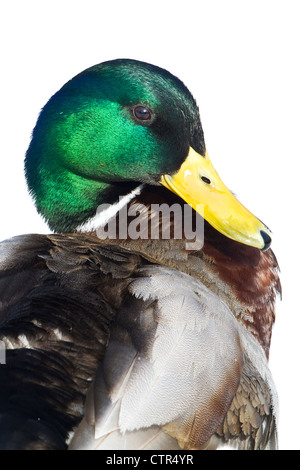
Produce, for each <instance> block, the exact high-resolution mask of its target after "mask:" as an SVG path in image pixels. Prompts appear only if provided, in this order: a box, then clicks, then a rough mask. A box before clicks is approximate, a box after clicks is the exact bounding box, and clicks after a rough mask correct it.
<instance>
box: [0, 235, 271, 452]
mask: <svg viewBox="0 0 300 470" xmlns="http://www.w3.org/2000/svg"><path fill="white" fill-rule="evenodd" d="M2 250H3V252H5V253H6V255H4V256H3V255H2V258H1V267H2V271H1V277H0V294H1V298H2V299H3V300H2V304H1V338H0V339H2V340H3V341H4V342H5V344H6V347H7V359H6V360H7V364H6V366H5V367H3V368H1V369H0V374H1V376H2V377H1V379H2V380H1V383H2V384H4V386H2V388H1V392H0V393H1V395H0V413H1V419H0V436H1V437H0V444H1V447H2V448H15V449H17V448H64V447H66V446H67V444H68V442H69V440H71V438H72V435H73V431H74V430H75V436H74V437H73V439H72V440H71V448H100V449H107V448H111V449H113V448H114V449H116V448H119V449H120V448H126V449H134V448H137V445H138V446H139V448H141V449H150V448H152V449H154V448H156V449H166V448H167V449H178V448H180V447H183V448H186V449H198V448H206V447H215V446H217V445H219V444H220V443H225V442H230V441H239V442H240V443H241V444H240V445H242V446H243V445H244V446H245V447H246V448H265V447H266V446H267V443H268V441H270V434H271V435H272V436H273V437H272V439H273V440H276V429H275V428H276V417H275V415H276V392H274V387H273V383H272V379H271V377H270V373H269V369H268V365H267V361H266V358H265V354H264V352H263V350H262V348H261V347H260V346H259V344H258V343H257V342H256V340H255V339H254V338H253V337H252V336H251V334H250V333H248V332H247V331H246V330H245V329H244V328H243V326H241V325H240V324H239V323H238V322H237V321H236V319H235V317H234V315H233V314H232V313H231V311H230V310H229V308H228V307H227V305H226V304H225V303H224V302H223V301H222V300H220V299H219V298H218V296H217V295H215V294H213V293H212V292H211V291H210V290H209V289H208V288H207V287H205V286H204V285H203V284H202V283H201V282H200V281H198V280H196V279H194V278H192V277H191V276H188V275H187V274H184V273H181V272H178V271H176V270H175V269H170V268H167V267H163V266H158V265H155V264H151V263H149V262H148V261H147V260H145V259H144V258H143V257H142V256H140V255H139V254H137V253H134V252H132V253H130V252H128V251H125V250H122V249H121V248H116V247H113V246H107V245H104V244H101V243H100V242H99V240H98V239H97V238H95V237H93V236H88V235H78V234H77V235H75V234H73V235H49V236H45V235H39V236H34V235H33V236H24V237H17V238H15V239H12V240H8V241H6V242H4V243H3V244H2ZM13 292H14V293H15V294H13V295H12V293H13ZM86 395H87V400H86V404H85V399H86ZM80 421H82V422H81V424H80V425H79V423H80ZM1 423H2V424H1ZM8 423H10V424H8ZM78 425H79V427H78V429H77V426H78ZM1 426H2V428H1ZM76 429H77V430H76ZM272 439H271V441H272Z"/></svg>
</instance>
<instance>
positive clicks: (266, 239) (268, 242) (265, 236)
mask: <svg viewBox="0 0 300 470" xmlns="http://www.w3.org/2000/svg"><path fill="white" fill-rule="evenodd" d="M260 234H261V236H262V238H263V241H264V242H265V246H264V247H263V248H262V251H265V250H267V249H268V248H270V246H271V243H272V238H271V237H270V235H268V234H267V233H266V232H264V231H263V230H261V231H260Z"/></svg>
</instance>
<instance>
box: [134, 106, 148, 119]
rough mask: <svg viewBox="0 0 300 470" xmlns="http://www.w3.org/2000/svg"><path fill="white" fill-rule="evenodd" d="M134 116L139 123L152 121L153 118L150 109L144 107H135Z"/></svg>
mask: <svg viewBox="0 0 300 470" xmlns="http://www.w3.org/2000/svg"><path fill="white" fill-rule="evenodd" d="M133 114H134V116H135V117H136V118H137V119H138V120H139V121H150V120H151V117H152V114H151V111H150V109H148V108H146V106H142V105H138V106H135V107H134V108H133Z"/></svg>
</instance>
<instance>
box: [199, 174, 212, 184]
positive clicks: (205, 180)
mask: <svg viewBox="0 0 300 470" xmlns="http://www.w3.org/2000/svg"><path fill="white" fill-rule="evenodd" d="M201 179H202V181H204V183H206V184H210V183H211V181H210V179H209V178H207V177H206V176H201Z"/></svg>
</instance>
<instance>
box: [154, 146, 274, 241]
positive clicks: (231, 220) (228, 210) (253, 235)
mask: <svg viewBox="0 0 300 470" xmlns="http://www.w3.org/2000/svg"><path fill="white" fill-rule="evenodd" d="M160 183H161V184H162V185H163V186H165V187H166V188H168V189H170V190H171V191H173V192H174V193H175V194H177V195H178V196H180V197H181V198H182V199H183V200H184V201H185V202H187V203H188V204H190V206H192V208H193V209H194V210H196V211H197V212H198V213H199V214H200V215H201V216H202V217H203V218H204V219H205V220H206V221H207V222H208V223H209V224H210V225H212V226H213V227H214V228H215V229H216V230H218V231H219V232H221V233H222V234H223V235H225V236H226V237H229V238H231V239H232V240H236V241H238V242H240V243H244V244H245V245H250V246H254V247H256V248H260V249H261V250H266V249H268V248H269V246H270V244H271V235H270V230H269V229H268V227H266V225H264V224H263V223H262V222H261V221H260V220H259V219H257V218H256V217H255V216H254V215H253V214H251V212H249V211H248V209H246V207H244V206H243V205H242V204H241V203H240V202H239V201H238V199H236V197H235V196H234V195H233V194H232V192H231V191H229V189H228V188H227V187H226V186H225V184H224V183H223V181H222V180H221V178H220V176H219V175H218V173H217V172H216V170H215V169H214V167H213V165H212V163H211V161H210V159H209V157H208V154H207V153H206V155H205V157H203V156H202V155H200V154H198V153H197V152H196V151H195V150H194V149H193V148H192V147H190V150H189V154H188V156H187V159H186V160H185V161H184V162H183V164H182V165H181V167H180V169H179V171H178V173H176V174H175V175H172V176H170V175H163V176H162V178H161V180H160ZM197 206H198V207H197Z"/></svg>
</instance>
